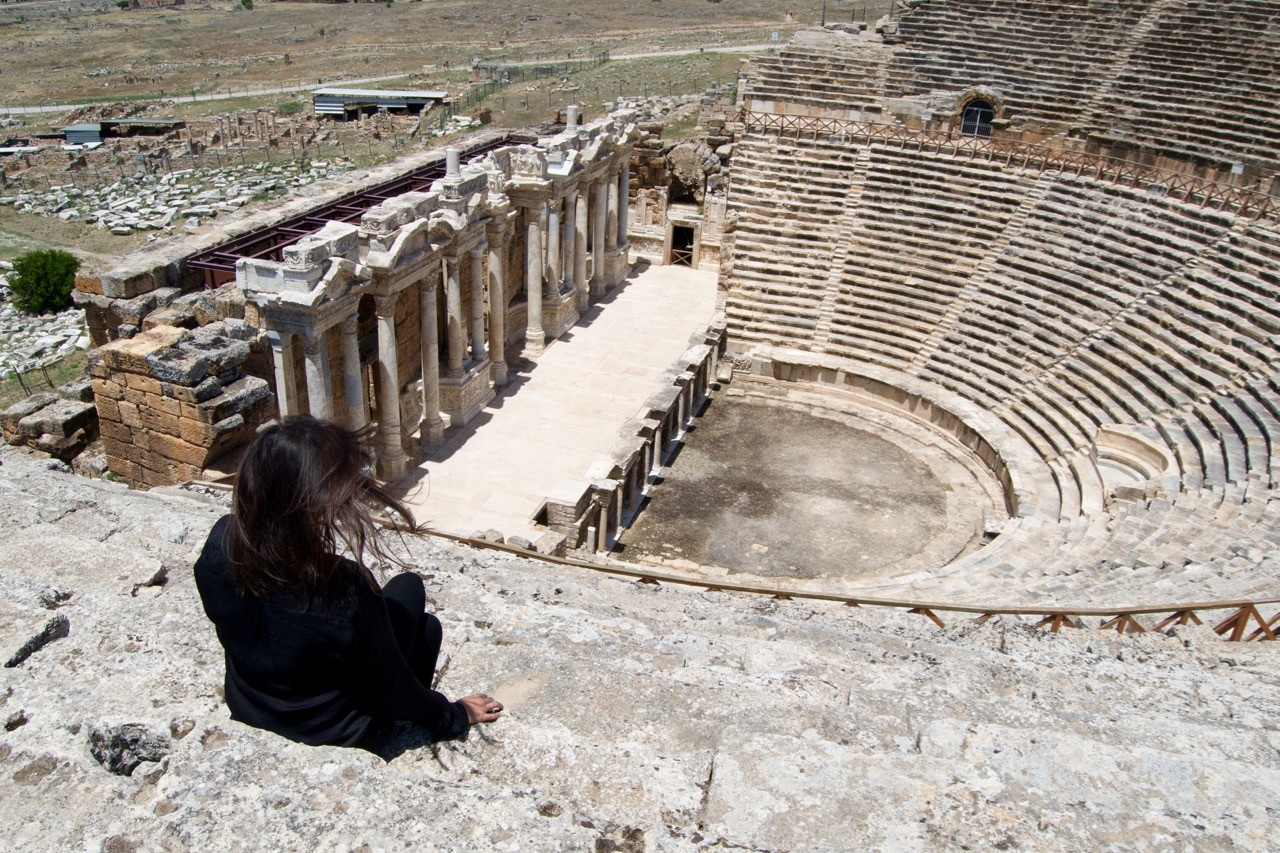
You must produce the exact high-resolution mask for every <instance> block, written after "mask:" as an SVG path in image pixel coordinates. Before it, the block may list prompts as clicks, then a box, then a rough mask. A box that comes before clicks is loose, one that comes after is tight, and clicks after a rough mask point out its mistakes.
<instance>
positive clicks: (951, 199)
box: [827, 145, 1031, 367]
mask: <svg viewBox="0 0 1280 853" xmlns="http://www.w3.org/2000/svg"><path fill="white" fill-rule="evenodd" d="M1030 185H1031V183H1030V181H1029V180H1028V179H1027V178H1025V177H1021V176H1018V175H1014V174H1010V173H1008V172H1006V171H1005V170H1003V169H1001V168H1000V167H999V166H998V165H996V164H993V163H989V162H986V161H981V160H978V161H975V160H971V159H968V158H953V157H948V156H943V155H937V154H929V153H924V152H913V151H904V150H902V149H900V148H896V147H892V146H887V145H877V146H873V148H872V156H871V159H870V163H869V170H868V173H867V176H866V182H865V185H864V186H863V190H862V195H861V198H860V199H859V201H858V208H857V211H856V219H855V220H854V221H855V230H854V233H853V234H852V235H851V240H850V242H849V245H848V248H847V251H846V254H845V264H844V269H843V270H842V272H841V281H840V285H839V289H838V291H837V292H836V293H835V294H834V299H833V302H832V310H833V313H834V316H835V321H834V323H833V325H832V329H831V334H830V338H829V340H828V342H827V349H828V351H830V352H835V353H841V354H844V355H849V356H851V357H855V358H865V359H867V360H870V361H876V362H879V363H882V364H885V365H886V366H889V367H903V366H906V365H907V364H910V362H911V361H912V359H913V358H914V357H915V356H916V354H917V353H918V352H919V351H920V349H921V347H922V346H923V345H924V343H925V341H926V340H927V339H928V338H929V336H930V334H931V333H932V332H933V330H934V328H935V327H936V326H937V324H938V323H939V322H940V321H941V320H942V318H943V317H944V316H945V315H946V313H947V311H948V309H949V308H950V307H951V306H952V304H954V302H955V301H956V299H957V297H958V295H959V293H960V291H961V290H962V289H963V288H964V286H965V283H966V282H967V281H968V279H969V276H970V275H971V274H972V273H973V271H974V269H975V268H976V267H977V265H978V264H979V263H980V262H981V260H982V258H983V257H984V256H985V255H986V253H987V252H988V251H989V250H990V245H991V243H992V242H993V241H994V240H995V239H996V238H997V237H998V236H999V235H1000V233H1001V232H1002V231H1003V230H1004V228H1005V226H1006V224H1007V223H1008V221H1009V219H1010V218H1011V217H1012V215H1013V213H1014V211H1016V210H1017V209H1018V205H1019V203H1020V202H1021V200H1022V197H1023V195H1025V193H1026V192H1027V190H1028V189H1029V187H1030Z"/></svg>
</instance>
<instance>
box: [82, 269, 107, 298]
mask: <svg viewBox="0 0 1280 853" xmlns="http://www.w3.org/2000/svg"><path fill="white" fill-rule="evenodd" d="M76 291H77V292H79V293H84V294H88V295H90V296H101V295H102V279H100V278H98V277H97V276H96V275H83V274H78V275H76Z"/></svg>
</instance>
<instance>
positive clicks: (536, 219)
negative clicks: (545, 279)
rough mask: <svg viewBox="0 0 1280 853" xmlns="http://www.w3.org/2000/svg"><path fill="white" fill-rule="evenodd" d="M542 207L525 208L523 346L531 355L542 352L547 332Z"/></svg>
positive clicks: (544, 206)
mask: <svg viewBox="0 0 1280 853" xmlns="http://www.w3.org/2000/svg"><path fill="white" fill-rule="evenodd" d="M545 208H546V205H545V204H544V205H542V208H533V207H530V208H526V209H525V219H526V220H527V230H528V236H527V240H526V243H525V267H526V269H527V271H528V280H527V281H526V288H525V289H526V290H528V294H527V295H528V297H529V324H528V329H527V330H526V331H525V348H526V349H528V351H529V353H530V354H532V355H538V354H539V353H541V352H542V350H543V348H544V347H545V346H546V343H547V333H546V332H545V331H544V330H543V328H542V210H543V209H545Z"/></svg>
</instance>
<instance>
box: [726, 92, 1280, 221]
mask: <svg viewBox="0 0 1280 853" xmlns="http://www.w3.org/2000/svg"><path fill="white" fill-rule="evenodd" d="M736 121H737V122H738V123H739V124H740V125H742V126H743V128H744V129H745V130H746V131H758V132H763V133H775V134H777V135H779V136H794V137H796V138H798V139H803V138H804V137H805V136H808V137H810V138H813V139H817V138H820V137H825V138H827V140H828V141H834V142H845V143H848V144H852V145H861V146H867V145H871V144H872V143H886V144H890V145H897V146H899V147H902V148H904V149H914V150H917V151H929V152H933V153H938V154H947V155H950V156H956V157H958V156H968V157H970V158H971V159H979V158H981V159H984V160H987V161H989V162H992V163H999V164H1000V165H1003V166H1006V167H1009V168H1017V169H1035V170H1039V171H1051V170H1052V171H1061V172H1071V173H1074V174H1077V175H1080V176H1081V177H1087V178H1094V179H1097V180H1105V181H1108V182H1109V183H1113V184H1118V185H1122V186H1131V187H1135V188H1138V189H1151V188H1152V187H1153V186H1159V187H1162V188H1163V195H1164V196H1166V197H1169V198H1174V199H1176V200H1178V201H1182V202H1186V203H1188V204H1195V205H1198V206H1200V207H1205V208H1213V209H1215V210H1223V211H1227V212H1229V213H1235V214H1238V215H1240V216H1246V217H1252V218H1254V219H1261V218H1264V217H1268V218H1280V200H1277V199H1276V198H1273V197H1272V196H1270V195H1267V194H1266V193H1262V192H1259V191H1257V190H1252V189H1247V188H1244V187H1238V186H1235V185H1233V184H1228V183H1223V182H1222V181H1215V180H1212V179H1209V178H1201V177H1198V176H1196V175H1192V174H1189V173H1186V172H1176V171H1173V170H1170V169H1160V168H1157V167H1155V166H1146V165H1143V164H1141V163H1134V162H1132V161H1130V160H1122V159H1119V158H1116V157H1111V156H1108V155H1105V154H1090V153H1087V152H1084V151H1064V150H1061V149H1057V148H1053V147H1051V146H1048V145H1035V144H1031V143H1027V142H1019V141H1016V140H1011V139H993V138H990V137H971V136H959V135H956V134H953V133H948V132H943V131H933V130H911V129H909V128H904V127H898V126H896V125H887V124H873V123H870V122H860V121H851V120H847V119H837V118H822V117H817V116H798V115H788V114H784V113H761V112H752V111H750V110H742V111H741V112H739V113H738V116H737V119H736Z"/></svg>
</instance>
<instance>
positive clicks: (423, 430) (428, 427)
mask: <svg viewBox="0 0 1280 853" xmlns="http://www.w3.org/2000/svg"><path fill="white" fill-rule="evenodd" d="M418 430H419V437H418V446H419V447H420V448H421V449H422V450H424V451H427V450H432V449H433V448H436V447H439V446H440V443H441V442H442V441H444V421H443V420H438V421H436V422H435V423H433V424H429V423H422V424H420V425H419V427H418Z"/></svg>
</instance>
